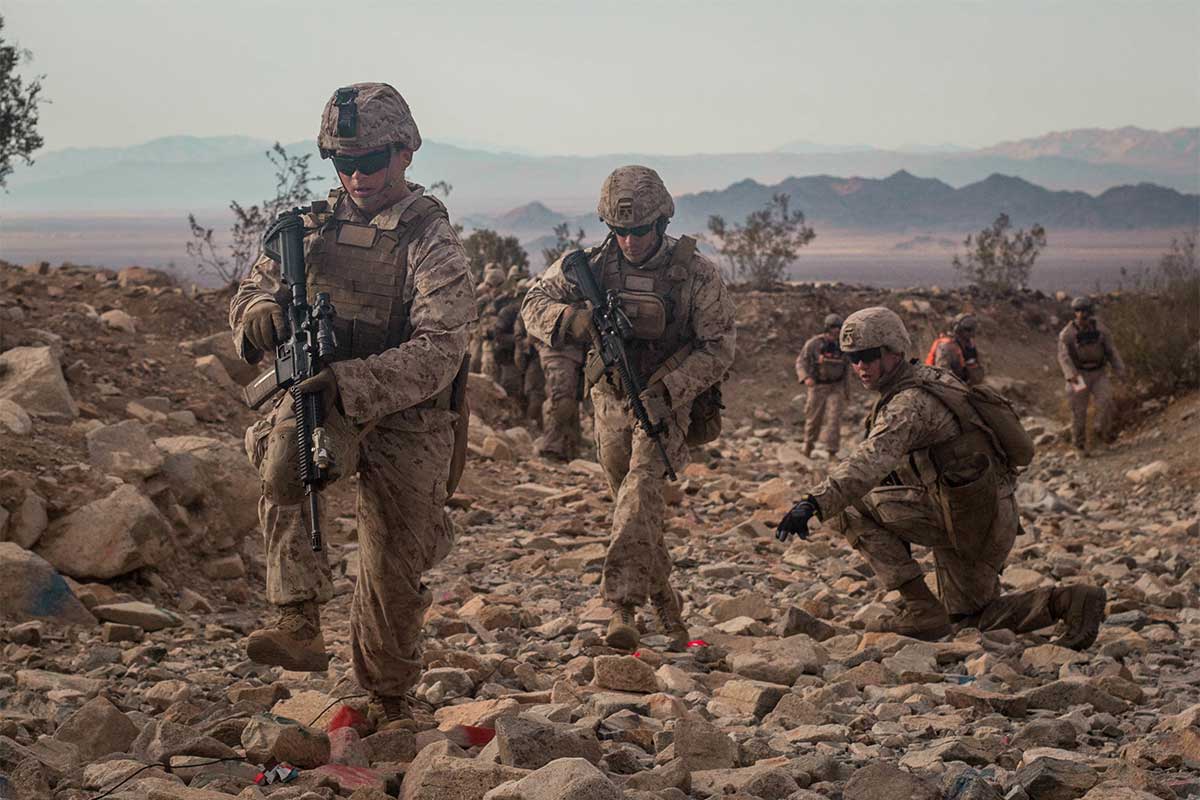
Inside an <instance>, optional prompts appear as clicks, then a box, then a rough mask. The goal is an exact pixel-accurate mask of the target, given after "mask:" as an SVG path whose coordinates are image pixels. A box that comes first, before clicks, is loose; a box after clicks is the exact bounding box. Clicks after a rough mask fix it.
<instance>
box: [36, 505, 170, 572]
mask: <svg viewBox="0 0 1200 800" xmlns="http://www.w3.org/2000/svg"><path fill="white" fill-rule="evenodd" d="M170 535H171V525H170V523H169V522H167V520H166V518H165V517H164V516H163V515H162V514H161V513H159V510H158V509H157V508H156V507H155V506H154V503H152V502H150V499H149V498H147V497H146V496H145V495H143V494H142V493H141V492H139V491H138V490H137V489H136V488H134V487H133V486H130V485H128V484H124V485H122V486H119V487H117V489H116V490H115V491H114V492H113V493H112V494H110V495H108V496H107V497H102V498H100V499H99V500H94V501H92V502H91V503H88V504H87V505H85V506H83V507H82V508H78V509H76V510H75V511H72V512H71V513H70V514H68V515H67V516H65V517H63V518H62V519H59V520H56V521H55V522H54V523H53V524H51V526H50V528H49V529H48V530H47V531H46V532H45V533H44V534H42V538H41V540H40V541H39V542H38V546H37V552H38V553H39V554H40V555H41V556H42V557H43V558H45V559H46V560H47V561H49V562H50V563H51V564H53V565H54V566H55V567H56V568H57V569H58V570H59V571H60V572H63V573H66V574H67V575H70V576H71V577H72V578H77V579H81V580H90V579H100V580H107V579H109V578H115V577H117V576H118V575H124V574H125V573H127V572H132V571H133V570H135V569H138V568H140V567H145V566H151V565H153V564H156V563H158V559H159V556H160V553H161V550H162V543H163V542H164V541H167V540H168V539H169V537H170Z"/></svg>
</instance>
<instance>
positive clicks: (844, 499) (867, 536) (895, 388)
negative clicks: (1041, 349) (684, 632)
mask: <svg viewBox="0 0 1200 800" xmlns="http://www.w3.org/2000/svg"><path fill="white" fill-rule="evenodd" d="M878 312H885V313H886V314H891V315H892V316H893V317H894V316H895V315H894V314H892V312H890V311H887V310H886V309H865V310H864V311H860V312H857V313H856V314H855V315H851V316H850V317H849V318H848V319H847V320H846V323H845V326H844V327H843V329H842V347H843V349H845V350H846V351H847V352H853V351H855V350H860V349H862V350H865V349H868V347H874V346H879V345H878V344H875V343H870V342H869V343H868V347H856V346H855V345H854V339H855V338H856V337H857V336H859V335H860V334H859V333H856V332H853V329H852V328H851V326H852V325H853V324H859V325H862V320H864V319H865V320H866V321H867V322H868V323H870V322H872V321H873V319H872V317H871V315H872V314H876V315H877V314H878ZM859 315H863V316H859ZM895 325H896V326H898V329H899V330H900V331H903V325H902V323H900V320H899V318H898V317H896V318H895ZM848 329H851V332H850V333H849V334H848ZM860 330H861V328H860ZM903 338H905V339H906V338H907V333H906V332H905V333H904V334H903ZM892 347H893V352H902V349H901V345H899V344H897V345H894V346H892ZM936 383H943V384H950V385H951V386H957V387H962V384H961V382H959V381H958V379H957V378H955V377H954V376H953V375H951V374H950V373H948V372H946V371H944V370H941V369H938V368H934V367H929V366H926V365H919V364H916V363H915V362H904V361H900V362H899V363H898V365H897V366H896V367H895V368H894V370H893V371H892V372H891V373H890V374H887V375H884V376H883V377H882V379H881V381H880V384H879V386H878V391H879V392H880V398H879V400H878V401H877V402H876V404H875V407H874V409H873V410H872V412H871V414H870V416H869V418H868V421H867V437H866V439H865V440H864V441H862V442H861V443H860V444H859V445H858V446H856V447H855V448H854V450H853V452H852V453H851V454H850V455H849V456H848V457H847V458H845V459H843V460H842V461H840V462H839V463H838V464H837V465H836V466H834V467H833V468H832V469H831V470H830V472H829V474H828V477H827V478H826V479H825V480H824V481H823V482H822V483H821V484H820V485H819V486H818V487H817V488H816V489H815V490H813V492H812V494H811V495H809V497H808V498H807V499H808V500H810V501H811V502H812V503H813V504H815V507H816V510H817V513H818V514H819V516H820V518H821V519H822V520H825V521H827V522H829V523H830V524H831V526H832V527H833V528H834V529H835V530H837V531H839V532H840V533H841V534H842V535H843V536H845V538H846V541H847V542H848V543H849V544H850V545H851V546H852V547H854V548H855V549H857V550H858V551H859V552H860V553H861V554H862V556H863V558H865V559H866V561H867V562H868V563H869V564H870V565H871V568H872V569H873V570H874V572H875V577H876V580H877V581H878V583H879V584H880V585H881V586H882V587H883V588H885V589H889V590H893V589H899V590H901V592H902V593H903V594H905V597H906V598H908V597H911V596H913V595H916V596H918V598H919V596H920V594H921V591H924V592H925V593H926V594H927V593H928V590H927V589H925V588H924V584H923V581H922V576H923V571H922V569H921V566H920V565H919V564H918V563H917V562H916V560H915V559H914V558H913V557H912V552H911V550H912V545H913V544H918V545H923V546H925V547H929V548H931V549H932V550H933V557H934V563H935V565H936V573H937V586H938V591H939V594H940V597H941V604H942V605H943V606H944V610H939V613H941V614H942V615H943V620H945V619H946V618H947V617H946V615H947V614H948V619H949V620H950V621H954V622H956V623H958V624H960V625H972V626H975V627H978V628H980V629H981V630H988V629H993V628H1007V629H1010V630H1013V631H1017V632H1023V631H1032V630H1038V629H1040V628H1044V627H1047V626H1049V625H1052V624H1054V623H1055V622H1056V621H1058V620H1060V619H1066V618H1067V615H1068V609H1069V608H1072V607H1074V606H1073V605H1072V604H1073V603H1074V604H1075V605H1077V606H1079V608H1080V609H1081V608H1082V604H1084V602H1085V600H1086V603H1087V604H1090V605H1089V606H1088V608H1089V612H1090V613H1091V615H1092V616H1091V617H1090V618H1089V619H1088V620H1087V627H1089V628H1090V627H1091V626H1092V623H1094V627H1095V629H1092V630H1090V631H1088V634H1087V635H1081V636H1077V637H1076V638H1075V639H1074V640H1073V642H1072V643H1071V644H1070V645H1069V646H1076V645H1078V644H1083V646H1087V645H1090V643H1091V641H1093V640H1094V639H1095V631H1096V630H1098V627H1099V622H1098V621H1096V617H1095V612H1096V608H1095V606H1096V603H1097V602H1099V613H1100V614H1101V617H1102V613H1103V592H1102V591H1101V590H1097V589H1094V588H1092V587H1081V588H1080V589H1079V591H1075V587H1071V588H1070V589H1060V588H1058V587H1049V588H1041V589H1035V590H1032V591H1027V592H1017V593H1013V594H1006V595H1002V594H1001V591H1000V574H1001V572H1002V571H1003V569H1004V563H1005V561H1006V560H1007V558H1008V554H1009V552H1010V551H1011V550H1012V547H1013V542H1014V541H1015V539H1016V536H1017V534H1018V532H1019V530H1020V517H1019V515H1018V511H1017V504H1016V499H1015V496H1014V489H1015V485H1016V476H1015V473H1014V472H1012V471H1010V470H1009V469H1008V468H1007V467H1006V466H1004V465H1005V464H1006V461H1005V460H1004V458H1003V456H1002V455H1000V454H998V453H997V452H996V451H995V449H994V447H993V445H992V444H991V441H990V439H989V438H988V435H987V434H986V431H987V428H986V426H985V425H984V424H983V422H982V418H981V417H979V415H978V414H977V413H976V412H974V410H971V412H970V414H969V415H968V416H969V419H965V420H960V419H959V418H958V417H957V416H956V415H955V414H954V413H952V412H951V410H950V407H949V406H948V405H946V404H945V403H943V402H942V400H940V399H938V398H937V397H936V396H935V395H934V394H933V393H932V391H931V390H927V389H924V388H922V386H924V385H926V384H936ZM964 426H965V427H964ZM980 453H986V454H989V460H990V462H991V464H992V467H991V470H992V471H993V473H994V479H995V506H994V508H995V510H994V516H991V524H990V527H988V526H987V525H986V519H987V517H986V516H984V517H983V518H982V519H983V520H984V525H983V526H978V527H979V528H981V529H982V530H981V531H980V530H976V532H975V533H973V534H971V537H972V541H970V542H969V543H966V542H964V541H959V542H958V546H957V547H956V539H957V538H960V537H963V536H965V535H967V534H964V533H962V532H961V531H958V530H952V529H951V527H950V523H949V522H948V519H947V512H946V508H947V505H946V503H947V498H946V497H945V495H944V494H943V493H944V492H946V491H947V490H946V488H945V487H946V486H949V485H957V484H958V481H957V480H956V478H957V476H956V475H955V474H954V471H955V470H956V469H958V468H959V467H958V465H960V464H963V463H966V461H967V460H968V459H974V458H977V457H978V454H980ZM976 463H977V462H976ZM971 479H972V480H974V479H975V477H972V478H971ZM976 519H979V518H976ZM785 522H786V518H785ZM782 527H783V523H781V528H782ZM1097 592H1098V593H1099V595H1098V596H1099V598H1100V599H1099V601H1097V599H1096V598H1097V594H1096V593H1097ZM1076 610H1077V611H1078V613H1079V614H1082V611H1080V610H1079V609H1076ZM934 618H936V615H934ZM1081 624H1082V623H1081ZM883 629H886V626H884V628H883ZM934 630H935V633H936V634H938V635H941V634H944V632H945V631H944V630H937V629H936V628H935V629H934ZM908 635H917V634H916V633H909V634H908ZM1089 636H1090V638H1089ZM932 638H936V636H935V637H932Z"/></svg>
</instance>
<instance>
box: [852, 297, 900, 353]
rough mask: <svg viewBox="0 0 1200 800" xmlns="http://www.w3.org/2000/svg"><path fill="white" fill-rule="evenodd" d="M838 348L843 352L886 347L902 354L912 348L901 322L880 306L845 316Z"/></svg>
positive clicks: (888, 310)
mask: <svg viewBox="0 0 1200 800" xmlns="http://www.w3.org/2000/svg"><path fill="white" fill-rule="evenodd" d="M840 345H841V348H842V350H844V351H845V352H847V353H853V352H855V351H858V350H870V349H872V348H875V347H886V348H887V349H888V350H891V351H892V352H893V353H906V352H908V351H910V350H911V349H912V341H911V340H910V339H909V338H908V331H907V330H906V329H905V327H904V322H903V321H902V320H901V319H900V317H899V315H897V314H896V312H895V311H892V310H891V309H890V308H884V307H883V306H872V307H871V308H864V309H860V310H859V311H855V312H854V313H853V314H851V315H850V316H848V317H846V321H845V322H843V323H842V333H841V337H840Z"/></svg>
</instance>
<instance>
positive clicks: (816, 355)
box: [796, 314, 850, 456]
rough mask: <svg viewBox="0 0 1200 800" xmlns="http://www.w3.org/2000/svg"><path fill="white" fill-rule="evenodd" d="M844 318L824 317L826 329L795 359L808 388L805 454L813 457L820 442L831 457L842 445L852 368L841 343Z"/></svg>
mask: <svg viewBox="0 0 1200 800" xmlns="http://www.w3.org/2000/svg"><path fill="white" fill-rule="evenodd" d="M841 328H842V318H841V317H840V316H839V315H837V314H829V315H827V316H826V317H825V329H824V330H823V331H821V332H820V333H818V334H817V335H816V336H813V337H812V338H811V339H809V340H808V341H807V342H805V343H804V348H803V349H802V350H801V351H800V355H799V356H797V357H796V377H797V379H799V381H800V382H801V383H802V384H804V386H805V387H807V391H808V395H807V399H806V400H805V403H804V455H806V456H810V455H812V452H813V448H814V447H815V446H816V444H817V440H818V438H820V437H821V431H822V429H824V432H825V436H824V438H822V439H821V441H822V442H823V443H824V445H825V449H826V450H827V451H828V452H829V455H831V456H833V455H837V451H838V449H839V448H840V447H841V443H842V439H841V436H842V411H843V409H844V407H845V403H846V401H847V400H849V399H850V365H849V363H848V362H847V361H846V355H845V354H844V353H843V352H842V348H841V346H840V345H839V344H838V332H839V331H840V330H841Z"/></svg>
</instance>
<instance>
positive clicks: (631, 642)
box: [604, 603, 642, 650]
mask: <svg viewBox="0 0 1200 800" xmlns="http://www.w3.org/2000/svg"><path fill="white" fill-rule="evenodd" d="M641 640H642V637H641V635H640V634H639V633H638V629H637V607H636V606H634V605H633V604H632V603H622V604H621V605H619V606H617V607H616V608H615V609H614V610H613V615H612V619H610V620H609V621H608V633H607V634H606V635H605V637H604V641H605V643H606V644H607V645H608V646H609V647H612V648H614V649H616V650H636V649H637V646H638V643H639V642H641Z"/></svg>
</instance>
